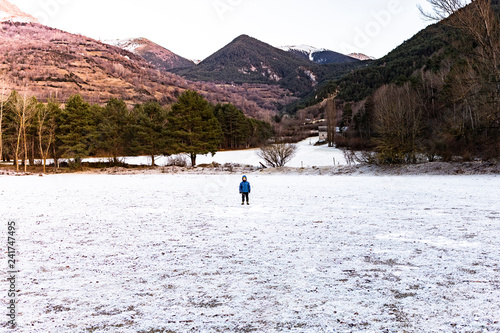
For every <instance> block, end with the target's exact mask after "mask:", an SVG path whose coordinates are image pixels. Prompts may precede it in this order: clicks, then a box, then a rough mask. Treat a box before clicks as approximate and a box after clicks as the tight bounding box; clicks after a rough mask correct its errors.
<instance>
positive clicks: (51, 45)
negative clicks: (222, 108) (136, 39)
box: [0, 21, 294, 118]
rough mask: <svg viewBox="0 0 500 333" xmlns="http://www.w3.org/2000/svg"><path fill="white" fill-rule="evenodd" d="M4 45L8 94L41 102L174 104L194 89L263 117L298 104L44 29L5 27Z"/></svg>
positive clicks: (267, 90) (267, 89)
mask: <svg viewBox="0 0 500 333" xmlns="http://www.w3.org/2000/svg"><path fill="white" fill-rule="evenodd" d="M0 41H1V43H0V74H1V77H0V85H1V86H2V88H3V87H5V88H6V89H5V92H6V94H8V93H9V92H10V91H11V90H17V91H20V92H23V91H27V92H28V93H29V94H30V95H33V96H35V97H36V98H37V99H39V100H41V101H46V100H47V99H49V98H51V97H56V98H57V99H58V100H60V101H61V102H65V101H66V100H67V99H68V98H69V97H70V96H71V95H73V94H77V93H78V94H81V95H82V97H83V98H84V99H86V100H87V101H89V102H91V103H98V104H104V103H106V102H107V101H108V100H109V99H111V98H118V99H123V100H124V101H125V102H126V103H127V104H128V105H134V104H136V103H142V102H145V101H148V100H157V101H159V102H160V103H161V104H171V103H173V102H175V101H177V97H178V96H179V95H180V94H181V93H182V92H183V91H185V90H187V89H191V90H195V91H197V92H199V93H201V94H202V95H203V96H204V97H206V98H207V99H208V100H209V101H210V102H212V103H227V102H231V103H233V104H234V105H236V106H237V107H238V108H240V109H242V110H243V111H244V112H245V113H246V114H247V115H250V116H258V117H260V118H266V117H269V116H272V115H274V114H275V113H276V111H277V109H276V105H285V104H288V103H290V102H291V101H293V100H294V99H293V97H292V96H291V93H290V92H289V91H287V90H284V89H282V88H281V87H277V86H255V85H254V86H248V85H247V86H234V87H233V86H229V85H215V84H213V83H198V82H190V81H187V80H185V79H183V78H182V77H180V76H178V75H175V74H172V73H170V72H167V71H163V70H158V69H157V68H156V67H154V66H153V65H151V64H150V63H148V62H147V61H146V60H145V59H144V58H142V57H140V56H138V55H136V54H134V53H131V52H129V51H127V50H124V49H121V48H119V47H116V46H112V45H108V44H104V43H102V42H99V41H97V40H94V39H91V38H87V37H85V36H81V35H74V34H70V33H68V32H65V31H61V30H58V29H53V28H49V27H47V26H43V25H41V24H35V23H18V22H11V21H9V22H3V23H0ZM0 90H2V89H0ZM0 98H1V96H0Z"/></svg>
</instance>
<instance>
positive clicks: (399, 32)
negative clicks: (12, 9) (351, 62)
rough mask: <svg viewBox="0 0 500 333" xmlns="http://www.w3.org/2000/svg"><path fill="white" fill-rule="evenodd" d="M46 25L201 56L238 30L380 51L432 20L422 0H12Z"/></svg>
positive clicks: (279, 40) (277, 39) (285, 40)
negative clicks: (133, 39)
mask: <svg viewBox="0 0 500 333" xmlns="http://www.w3.org/2000/svg"><path fill="white" fill-rule="evenodd" d="M10 2H11V3H13V4H15V5H17V6H18V7H19V8H20V9H22V10H23V11H25V12H27V13H29V14H31V15H33V16H35V17H37V18H38V19H39V20H40V21H41V23H43V24H46V25H48V26H51V27H54V28H59V29H62V30H65V31H68V32H72V33H80V34H83V35H86V36H88V37H92V38H95V39H121V38H129V37H146V38H148V39H150V40H152V41H154V42H156V43H158V44H160V45H162V46H164V47H165V48H167V49H169V50H171V51H172V52H175V53H177V54H179V55H181V56H183V57H186V58H189V59H198V60H202V59H204V58H206V57H208V56H209V55H211V54H212V53H214V52H215V51H217V50H219V49H220V48H222V47H223V46H225V45H226V44H228V43H229V42H231V41H232V40H233V39H234V38H236V37H238V36H239V35H241V34H246V35H249V36H252V37H255V38H257V39H259V40H261V41H263V42H266V43H268V44H271V45H273V46H277V47H278V46H283V45H300V44H306V45H311V46H314V47H318V48H326V49H330V50H334V51H337V52H342V53H349V52H361V53H365V54H367V55H370V56H373V57H377V58H379V57H382V56H384V55H385V54H387V53H388V52H390V51H391V50H392V49H394V48H395V47H396V46H398V45H400V44H401V43H402V42H403V41H405V40H407V39H409V38H411V37H412V36H413V35H414V34H416V33H417V32H418V31H420V30H422V29H423V28H425V26H427V25H428V24H429V22H426V21H424V20H423V19H422V17H421V15H420V12H419V10H418V9H417V4H422V5H424V4H425V3H426V1H425V0H353V1H347V0H141V1H138V0H10Z"/></svg>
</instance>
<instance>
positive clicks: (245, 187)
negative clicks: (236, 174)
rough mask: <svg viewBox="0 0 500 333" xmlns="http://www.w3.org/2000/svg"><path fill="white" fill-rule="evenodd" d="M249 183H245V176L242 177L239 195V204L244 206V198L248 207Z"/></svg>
mask: <svg viewBox="0 0 500 333" xmlns="http://www.w3.org/2000/svg"><path fill="white" fill-rule="evenodd" d="M250 190H251V188H250V183H249V182H248V181H247V176H243V177H242V182H241V183H240V194H241V204H242V205H244V204H245V198H246V200H247V205H250V203H249V202H248V195H249V194H250Z"/></svg>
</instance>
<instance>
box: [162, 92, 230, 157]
mask: <svg viewBox="0 0 500 333" xmlns="http://www.w3.org/2000/svg"><path fill="white" fill-rule="evenodd" d="M169 121H170V128H171V134H172V138H173V142H174V147H173V148H174V149H173V152H175V153H187V154H189V156H190V158H191V165H192V166H193V167H194V166H196V155H198V154H201V155H205V154H208V153H211V154H212V155H214V154H215V153H216V152H217V149H218V147H219V145H220V142H221V138H222V130H221V128H220V124H219V122H218V120H217V118H216V117H215V116H214V112H213V106H212V105H211V104H210V103H209V102H208V101H207V100H205V99H204V98H203V96H201V95H200V94H198V93H196V92H194V91H191V90H188V91H186V92H184V93H183V94H182V95H181V96H179V99H178V102H177V103H176V104H174V105H173V106H172V111H171V112H170V114H169Z"/></svg>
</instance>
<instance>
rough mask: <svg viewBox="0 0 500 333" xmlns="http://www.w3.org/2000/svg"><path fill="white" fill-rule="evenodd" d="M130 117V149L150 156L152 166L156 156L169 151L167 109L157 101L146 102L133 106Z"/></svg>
mask: <svg viewBox="0 0 500 333" xmlns="http://www.w3.org/2000/svg"><path fill="white" fill-rule="evenodd" d="M132 117H133V118H135V119H134V120H135V121H134V122H135V125H134V126H133V128H132V132H134V134H133V137H130V136H129V140H130V141H129V142H130V146H131V149H132V151H133V152H135V153H142V154H146V155H148V156H150V157H151V166H154V165H155V158H156V156H157V155H166V154H167V153H168V151H169V145H168V140H167V138H168V128H167V124H168V120H167V110H165V109H164V108H163V107H162V106H161V105H160V104H159V103H158V102H146V103H145V104H142V105H140V104H137V105H136V106H135V107H134V110H133V115H132ZM127 135H130V131H127Z"/></svg>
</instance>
